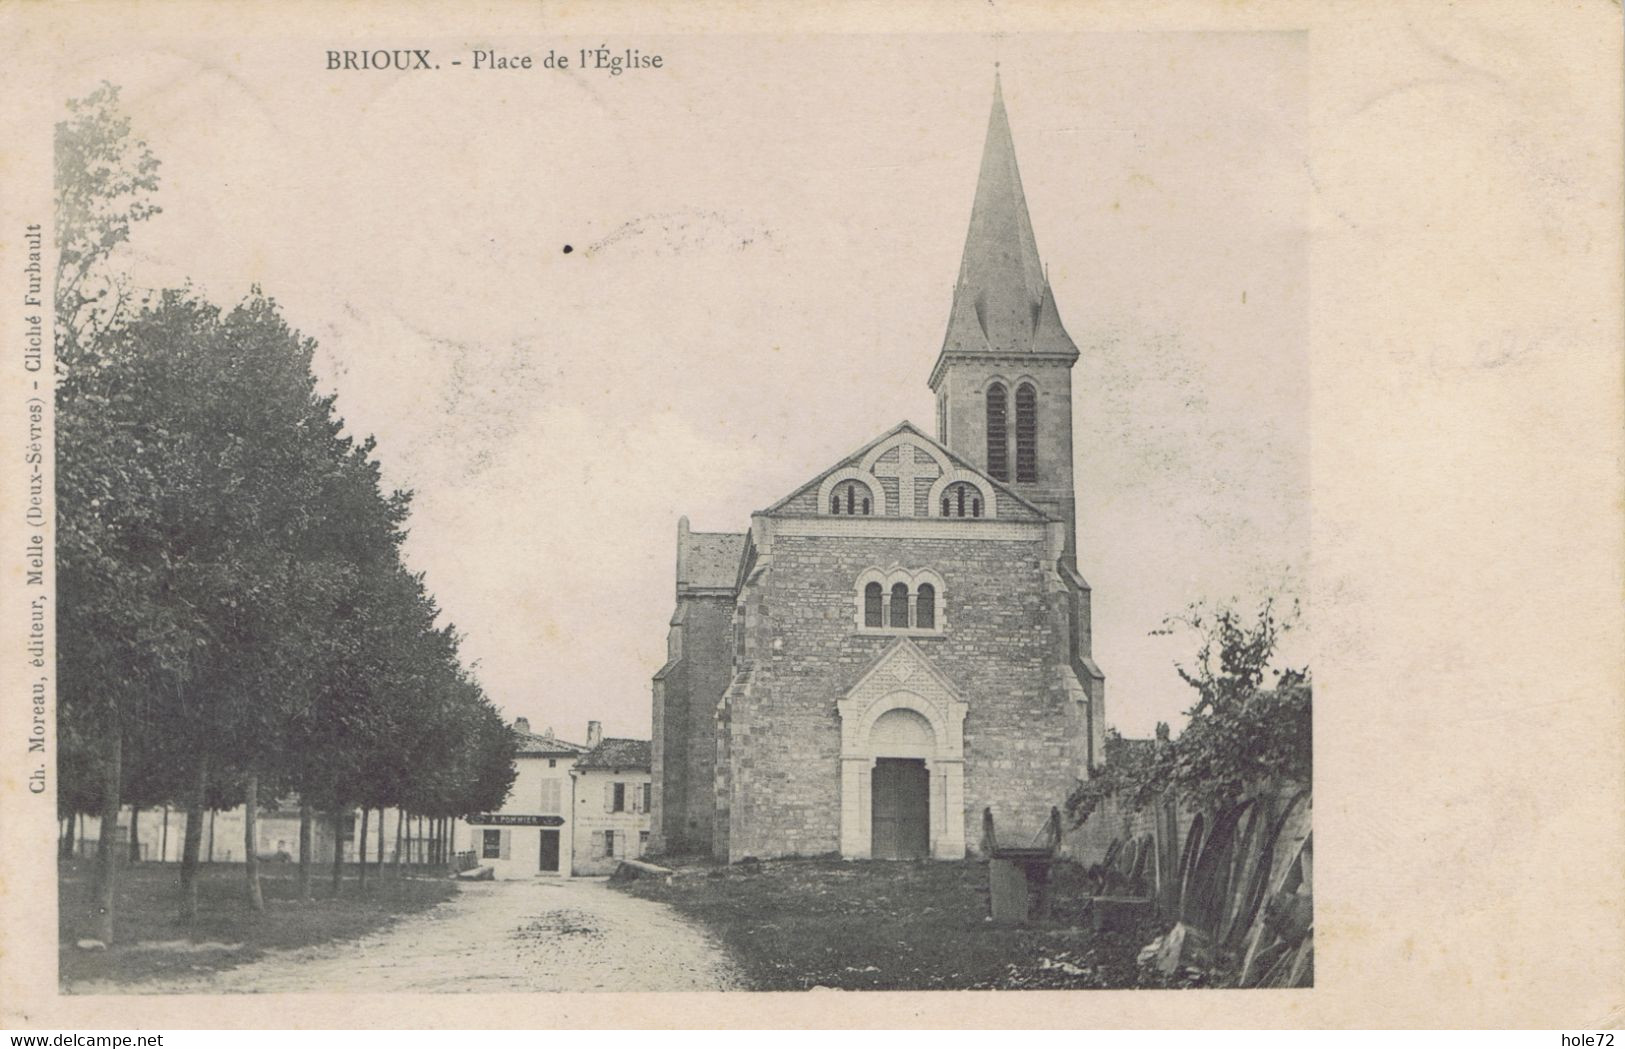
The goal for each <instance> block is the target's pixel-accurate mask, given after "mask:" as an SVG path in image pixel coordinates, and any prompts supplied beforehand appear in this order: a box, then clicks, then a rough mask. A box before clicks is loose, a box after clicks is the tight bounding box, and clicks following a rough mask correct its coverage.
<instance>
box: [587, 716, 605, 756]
mask: <svg viewBox="0 0 1625 1049" xmlns="http://www.w3.org/2000/svg"><path fill="white" fill-rule="evenodd" d="M603 741H604V726H603V725H602V724H600V723H599V722H596V721H589V722H587V749H589V750H591V749H592V748H593V747H596V746H597V745H598V744H600V743H602V742H603Z"/></svg>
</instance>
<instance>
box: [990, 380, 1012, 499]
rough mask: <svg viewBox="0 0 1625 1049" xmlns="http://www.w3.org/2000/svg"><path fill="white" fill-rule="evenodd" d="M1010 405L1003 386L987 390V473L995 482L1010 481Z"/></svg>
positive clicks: (997, 384)
mask: <svg viewBox="0 0 1625 1049" xmlns="http://www.w3.org/2000/svg"><path fill="white" fill-rule="evenodd" d="M1009 414H1010V403H1009V398H1008V397H1007V396H1006V394H1005V389H1004V386H1003V385H1002V384H1000V383H994V384H993V385H992V386H989V387H988V388H987V472H988V473H989V474H991V475H992V476H993V479H994V480H995V481H1008V480H1009V479H1010V448H1009V440H1010V427H1009Z"/></svg>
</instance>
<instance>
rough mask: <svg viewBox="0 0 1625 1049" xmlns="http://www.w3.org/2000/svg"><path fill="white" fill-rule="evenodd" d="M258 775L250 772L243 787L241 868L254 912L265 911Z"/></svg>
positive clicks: (249, 903) (249, 902) (249, 901)
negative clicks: (245, 874) (245, 877)
mask: <svg viewBox="0 0 1625 1049" xmlns="http://www.w3.org/2000/svg"><path fill="white" fill-rule="evenodd" d="M259 808H260V774H259V773H258V772H250V773H249V774H248V782H247V783H245V784H244V785H243V868H244V870H245V871H246V872H247V874H248V905H249V906H250V907H252V908H253V909H254V910H255V911H256V912H260V911H264V910H265V895H264V894H263V893H262V892H261V891H260V836H259Z"/></svg>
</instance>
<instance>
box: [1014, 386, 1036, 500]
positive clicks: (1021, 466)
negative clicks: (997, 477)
mask: <svg viewBox="0 0 1625 1049" xmlns="http://www.w3.org/2000/svg"><path fill="white" fill-rule="evenodd" d="M1016 480H1017V481H1025V482H1028V483H1031V482H1034V481H1037V480H1038V391H1037V390H1035V389H1033V387H1032V384H1031V383H1026V382H1024V383H1022V384H1021V385H1020V386H1017V387H1016Z"/></svg>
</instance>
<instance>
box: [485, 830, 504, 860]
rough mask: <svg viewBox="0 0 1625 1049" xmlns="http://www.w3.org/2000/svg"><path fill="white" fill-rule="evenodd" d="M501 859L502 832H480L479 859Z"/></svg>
mask: <svg viewBox="0 0 1625 1049" xmlns="http://www.w3.org/2000/svg"><path fill="white" fill-rule="evenodd" d="M501 858H502V832H501V831H499V830H487V831H481V832H480V859H482V860H500V859H501Z"/></svg>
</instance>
